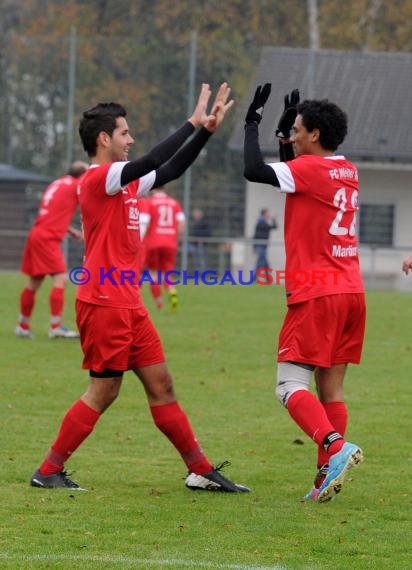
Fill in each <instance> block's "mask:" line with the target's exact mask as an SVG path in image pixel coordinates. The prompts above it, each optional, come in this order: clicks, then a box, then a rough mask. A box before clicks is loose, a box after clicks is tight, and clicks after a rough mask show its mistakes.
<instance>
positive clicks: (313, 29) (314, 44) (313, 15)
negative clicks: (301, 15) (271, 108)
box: [308, 0, 320, 99]
mask: <svg viewBox="0 0 412 570" xmlns="http://www.w3.org/2000/svg"><path fill="white" fill-rule="evenodd" d="M308 28H309V61H308V99H313V98H314V97H315V75H316V52H317V51H319V46H320V42H319V19H318V0H308Z"/></svg>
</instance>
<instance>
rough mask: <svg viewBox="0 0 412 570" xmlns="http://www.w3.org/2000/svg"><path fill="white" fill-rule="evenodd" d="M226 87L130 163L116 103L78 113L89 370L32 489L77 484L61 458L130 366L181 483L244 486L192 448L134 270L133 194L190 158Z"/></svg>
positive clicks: (82, 321) (79, 312) (157, 183)
mask: <svg viewBox="0 0 412 570" xmlns="http://www.w3.org/2000/svg"><path fill="white" fill-rule="evenodd" d="M229 94H230V89H229V87H228V86H227V84H226V83H223V84H222V85H221V86H220V88H219V90H218V93H217V95H216V99H215V103H214V105H213V106H212V113H211V114H210V115H208V114H207V105H208V101H209V98H210V95H211V91H210V88H209V85H207V84H203V86H202V89H201V93H200V96H199V99H198V103H197V106H196V109H195V111H194V113H193V115H192V116H191V117H190V118H189V120H188V121H187V122H186V123H185V124H184V125H183V126H182V127H181V128H180V129H178V130H177V131H176V132H175V133H174V134H172V135H170V136H169V137H168V138H167V139H165V140H164V141H163V142H161V143H160V144H158V145H157V146H156V147H155V148H154V149H152V151H151V152H149V153H148V154H147V155H145V156H143V157H141V158H140V159H138V160H133V161H130V162H127V157H128V153H129V149H130V146H131V145H132V144H133V143H134V140H133V138H132V137H131V135H130V132H129V127H128V124H127V122H126V119H125V117H126V111H125V109H124V108H123V107H122V106H121V105H119V104H117V103H99V104H98V105H97V106H96V107H93V108H92V109H90V110H88V111H86V112H84V113H83V117H82V119H81V121H80V127H79V132H80V138H81V140H82V143H83V147H84V149H85V151H86V152H87V154H88V155H89V157H90V159H91V166H90V168H89V170H88V171H87V172H86V174H85V175H84V176H83V178H82V180H81V184H80V188H79V204H80V211H81V216H82V222H83V230H84V240H85V258H84V268H85V270H87V272H88V273H87V274H88V275H89V277H90V279H89V281H88V282H87V283H85V284H84V285H82V286H79V287H78V289H77V302H76V317H77V324H78V327H79V331H80V338H81V345H82V350H83V354H84V359H83V368H85V369H88V370H89V374H90V377H89V383H88V386H87V389H86V391H85V393H84V394H83V395H82V396H81V398H80V399H79V400H78V401H77V402H75V404H74V405H73V406H72V407H71V408H70V409H69V410H68V412H67V413H66V415H65V417H64V418H63V422H62V424H61V427H60V431H59V433H58V435H57V438H56V440H55V441H54V443H53V444H52V446H51V448H50V449H49V451H48V453H47V455H46V458H45V460H44V461H43V463H42V464H41V465H40V468H39V469H37V470H36V472H35V473H34V475H33V476H32V479H31V485H32V486H34V487H47V488H59V487H60V488H62V487H63V488H69V489H79V485H78V484H77V483H74V482H73V481H71V480H70V479H69V478H68V476H67V474H66V472H65V471H64V464H65V462H66V461H67V460H68V459H69V457H70V456H71V455H72V453H73V452H74V451H75V450H76V449H77V448H78V447H79V445H81V444H82V442H83V441H84V440H85V439H86V438H87V437H88V436H89V435H90V433H91V432H92V431H93V429H94V426H95V425H96V423H97V421H98V420H99V418H100V416H101V414H103V412H105V410H106V409H107V408H108V407H109V406H110V405H111V404H112V403H113V401H114V400H115V399H116V397H117V395H118V394H119V391H120V387H121V384H122V380H123V374H124V372H125V371H127V370H132V371H133V372H134V373H135V374H136V376H137V377H138V378H139V379H140V381H141V382H142V384H143V387H144V389H145V392H146V396H147V399H148V403H149V407H150V412H151V414H152V418H153V421H154V423H155V425H156V426H157V427H158V429H159V430H160V431H161V432H162V433H163V434H164V435H165V436H166V437H167V438H168V439H169V440H170V442H171V443H172V444H173V445H174V446H175V448H176V449H177V451H178V452H179V453H180V455H181V457H182V459H183V461H184V462H185V464H186V466H187V469H188V470H189V474H188V476H187V477H186V486H187V487H189V488H191V489H203V490H217V491H226V492H248V491H249V489H247V488H246V487H243V486H241V485H237V484H235V483H232V481H229V480H228V479H226V478H225V477H224V476H223V475H222V474H221V473H220V470H219V467H213V465H212V464H211V463H210V462H209V460H208V459H207V457H206V456H205V454H204V452H203V450H202V449H201V447H200V446H199V443H198V441H197V439H196V437H195V435H194V433H193V430H192V428H191V426H190V423H189V420H188V418H187V416H186V414H185V412H184V411H183V410H182V408H181V407H180V405H179V403H178V402H177V400H176V396H175V394H174V389H173V381H172V378H171V376H170V373H169V371H168V369H167V366H166V362H165V356H164V353H163V348H162V344H161V341H160V338H159V335H158V334H157V331H156V329H155V328H154V326H153V324H152V322H151V320H150V317H149V315H148V311H147V309H146V307H145V306H144V305H143V302H142V299H141V295H140V288H139V277H140V275H139V273H140V272H139V271H137V272H136V268H137V266H138V264H139V252H140V248H141V239H140V225H139V210H138V207H137V204H138V199H139V197H143V196H145V195H147V194H148V193H149V191H150V190H151V189H152V188H157V187H161V186H163V185H164V184H166V183H167V182H169V181H170V180H173V179H175V178H177V177H178V176H180V175H181V174H182V173H183V172H184V171H185V170H186V169H187V168H188V167H189V166H190V165H191V164H192V162H193V161H194V160H195V159H196V157H197V156H198V154H199V152H200V151H201V150H202V148H203V147H204V145H205V144H206V143H207V141H208V140H209V138H210V136H211V134H212V133H213V132H214V131H215V130H216V129H218V128H219V126H220V124H221V123H222V121H223V119H224V116H225V113H226V112H227V110H228V109H229V108H230V107H231V106H232V104H233V101H228V98H229ZM197 127H200V128H199V129H198V131H197V133H196V134H195V135H194V136H193V137H192V138H191V139H190V141H188V142H187V143H186V144H185V145H183V143H184V142H185V141H186V140H187V139H188V138H189V137H190V136H191V135H192V134H193V132H194V130H195V129H196V128H197ZM182 145H183V146H182ZM176 151H177V152H176ZM114 480H115V479H113V481H114ZM113 481H111V483H113Z"/></svg>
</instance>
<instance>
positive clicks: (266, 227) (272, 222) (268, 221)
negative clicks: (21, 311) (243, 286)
mask: <svg viewBox="0 0 412 570" xmlns="http://www.w3.org/2000/svg"><path fill="white" fill-rule="evenodd" d="M277 227H278V224H277V222H276V218H275V217H274V216H273V217H271V215H270V213H269V210H268V209H267V208H263V210H261V212H260V216H259V217H258V219H257V222H256V226H255V233H254V235H253V239H254V240H261V241H260V243H254V251H255V254H256V268H255V280H256V273H257V271H258V269H259V268H260V267H269V262H268V260H267V257H266V253H267V248H268V241H269V236H270V231H271V230H275V229H276V228H277Z"/></svg>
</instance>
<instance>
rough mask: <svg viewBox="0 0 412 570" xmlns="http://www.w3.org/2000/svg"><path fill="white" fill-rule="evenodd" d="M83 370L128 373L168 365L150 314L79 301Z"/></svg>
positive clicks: (138, 310)
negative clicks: (148, 367) (145, 367)
mask: <svg viewBox="0 0 412 570" xmlns="http://www.w3.org/2000/svg"><path fill="white" fill-rule="evenodd" d="M76 321H77V326H78V328H79V332H80V342H81V345H82V350H83V355H84V358H83V368H85V369H88V370H94V371H96V372H102V371H103V370H105V369H106V368H110V369H112V370H119V371H126V370H134V369H135V368H142V367H144V366H151V365H152V364H159V363H161V362H164V361H165V356H164V353H163V347H162V343H161V341H160V337H159V335H158V334H157V331H156V329H155V327H154V326H153V323H152V321H151V320H150V317H149V315H148V314H147V313H144V314H142V310H141V309H118V308H114V307H102V306H101V305H92V304H91V303H84V302H83V301H79V300H77V301H76Z"/></svg>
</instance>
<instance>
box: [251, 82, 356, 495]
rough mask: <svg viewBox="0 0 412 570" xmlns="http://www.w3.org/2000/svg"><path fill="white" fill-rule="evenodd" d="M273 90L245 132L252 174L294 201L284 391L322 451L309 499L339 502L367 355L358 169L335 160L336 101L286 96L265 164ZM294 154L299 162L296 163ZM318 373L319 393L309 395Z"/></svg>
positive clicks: (342, 131)
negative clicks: (349, 393)
mask: <svg viewBox="0 0 412 570" xmlns="http://www.w3.org/2000/svg"><path fill="white" fill-rule="evenodd" d="M270 89H271V85H270V84H266V85H264V87H263V88H262V87H260V86H259V87H258V89H257V90H256V93H255V97H254V99H253V102H252V103H251V105H250V107H249V109H248V112H247V115H246V119H245V120H246V125H245V144H244V164H245V167H244V175H245V177H246V178H247V179H248V180H251V181H253V182H263V183H266V184H270V185H272V186H274V187H275V188H277V189H278V190H279V191H280V192H283V193H285V194H286V204H285V228H284V232H285V250H286V267H285V275H286V280H285V286H286V297H287V304H288V311H287V314H286V317H285V320H284V323H283V326H282V329H281V331H280V335H279V345H278V353H277V361H278V370H277V388H276V394H277V397H278V398H279V400H280V401H281V403H282V404H283V405H284V406H285V407H286V408H287V410H288V412H289V414H290V416H291V417H292V419H293V420H294V421H295V422H296V423H297V425H298V426H299V427H300V428H301V429H302V430H303V431H304V432H305V433H306V434H307V435H308V436H309V437H310V438H311V439H313V440H314V441H315V443H316V444H317V446H318V461H317V467H318V473H317V476H316V478H315V482H314V486H313V487H312V489H311V490H310V492H309V493H308V494H307V495H306V496H305V499H313V500H318V501H320V502H324V501H328V500H330V499H332V498H333V497H334V496H335V495H336V494H337V493H338V492H339V491H340V490H341V487H342V483H343V481H344V478H345V475H346V473H347V471H348V469H350V468H351V467H354V466H355V465H358V464H359V463H360V462H361V461H362V460H363V453H362V450H361V449H360V448H359V447H358V446H357V445H355V444H352V443H349V442H347V441H345V439H344V434H345V430H346V425H347V419H348V412H347V408H346V405H345V402H344V396H343V382H344V377H345V372H346V368H347V365H348V363H354V364H358V363H359V362H360V358H361V352H362V345H363V337H364V329H365V299H364V287H363V282H362V277H361V272H360V268H359V259H358V245H357V240H356V233H355V222H356V212H357V210H358V194H359V187H358V172H357V169H356V167H355V166H354V165H353V164H352V163H351V162H349V161H348V160H346V159H345V157H344V156H343V155H339V154H335V151H336V150H337V148H338V146H339V145H340V144H341V143H342V142H343V140H344V138H345V136H346V133H347V118H346V115H345V113H344V112H343V111H342V110H341V109H340V108H339V107H338V106H337V105H335V104H334V103H331V102H330V101H328V100H321V101H319V100H309V101H304V102H303V103H300V104H299V91H298V90H294V91H292V93H291V94H290V96H289V95H287V96H286V97H285V108H284V111H283V114H282V116H281V118H280V121H279V124H278V128H277V131H276V135H277V136H278V138H279V144H280V150H279V154H280V158H281V162H279V163H270V164H269V163H265V162H264V160H263V157H262V153H261V150H260V146H259V123H260V121H261V118H262V113H263V108H264V105H265V103H266V101H267V99H268V97H269V94H270ZM295 157H296V158H295ZM313 373H314V376H315V381H316V388H317V395H318V397H316V396H315V395H314V394H312V393H311V392H310V391H309V385H310V380H311V376H312V374H313Z"/></svg>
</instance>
